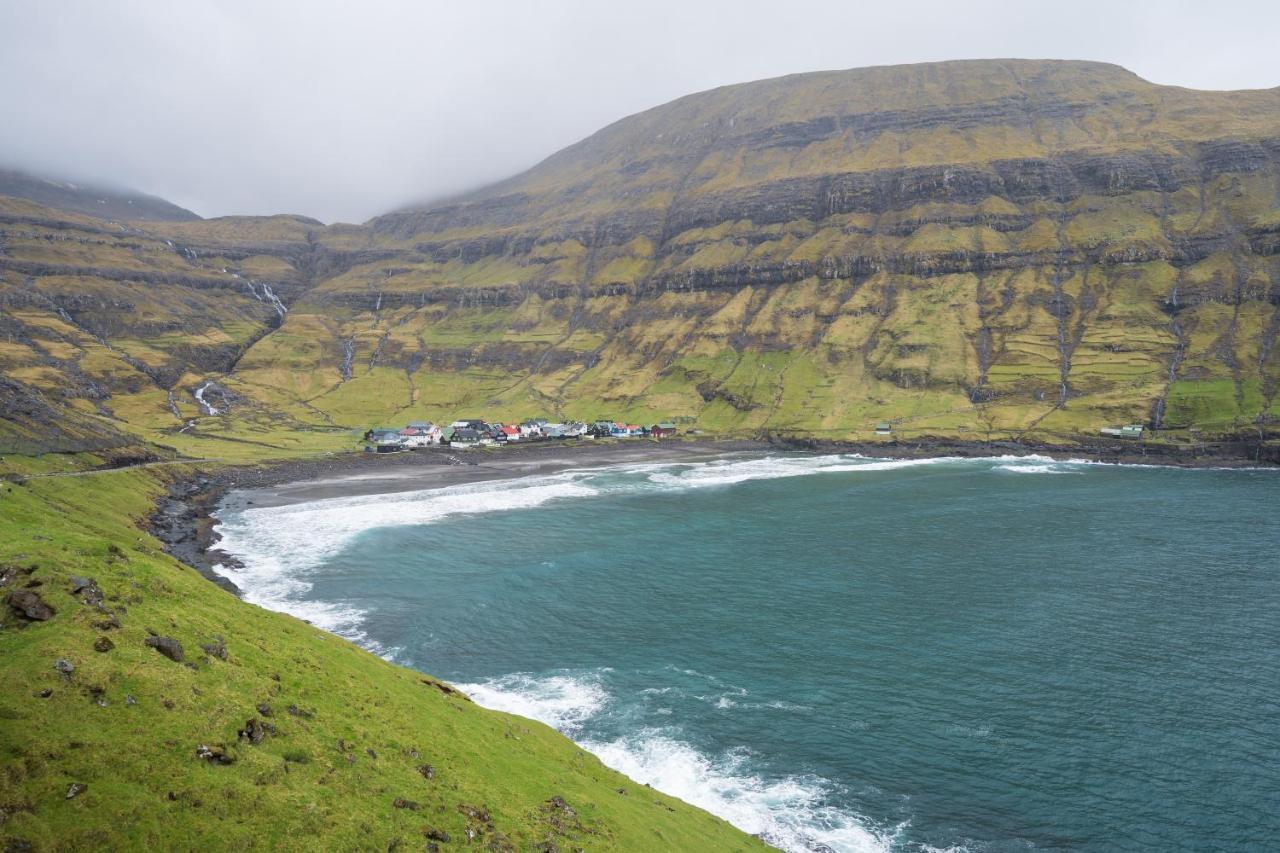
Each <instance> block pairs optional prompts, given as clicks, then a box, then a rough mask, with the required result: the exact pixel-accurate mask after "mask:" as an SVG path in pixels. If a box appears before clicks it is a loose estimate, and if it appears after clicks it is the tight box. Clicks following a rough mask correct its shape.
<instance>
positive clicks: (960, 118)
mask: <svg viewBox="0 0 1280 853" xmlns="http://www.w3.org/2000/svg"><path fill="white" fill-rule="evenodd" d="M1278 182H1280V90H1277V89H1272V90H1266V91H1245V92H1200V91H1193V90H1188V89H1181V88H1176V87H1170V86H1160V85H1156V84H1153V83H1150V82H1147V81H1145V80H1142V79H1141V78H1139V77H1137V76H1135V75H1133V74H1131V73H1129V72H1127V71H1125V70H1124V69H1121V68H1118V67H1115V66H1111V65H1105V64H1100V63H1091V62H1060V61H1026V60H990V61H970V62H945V63H932V64H923V65H910V66H896V67H887V68H870V69H857V70H852V71H839V72H824V73H817V74H800V75H794V76H791V77H784V78H780V79H777V80H766V81H760V82H755V83H748V84H743V85H738V86H728V87H724V88H721V89H716V90H713V91H710V92H705V93H701V94H697V95H691V96H689V97H686V98H681V99H679V100H677V101H674V102H672V103H670V104H666V105H664V106H660V107H657V108H655V109H652V110H649V111H647V112H644V113H641V114H639V115H635V116H631V117H629V118H626V119H623V120H621V121H618V122H616V123H614V124H612V125H610V126H608V127H606V128H604V129H603V130H601V131H600V132H599V133H597V134H595V135H593V136H591V137H589V138H588V139H585V140H583V141H582V142H580V143H578V144H576V145H573V146H570V147H569V148H566V149H565V150H563V151H561V152H559V153H557V154H555V155H554V156H552V157H550V158H548V159H547V160H545V161H544V162H542V163H540V164H538V165H537V166H535V167H534V168H532V169H530V170H529V171H528V172H526V173H524V174H521V175H518V176H516V177H513V178H511V179H509V180H507V181H504V182H502V183H500V184H497V185H494V186H492V187H489V188H487V189H484V190H481V191H479V192H476V193H473V194H470V195H466V196H463V197H460V198H456V199H452V200H450V201H448V202H446V203H442V204H438V205H435V206H430V207H424V208H417V209H409V210H402V211H397V212H394V213H390V214H387V215H385V216H382V217H378V218H376V219H374V220H373V221H371V222H370V223H367V224H366V225H364V226H333V227H329V228H326V227H324V226H322V225H320V223H317V222H314V221H313V220H307V219H304V218H300V217H229V218H224V219H217V220H200V221H191V222H165V223H146V222H136V221H135V222H132V223H129V224H128V225H127V226H123V225H120V224H118V223H116V224H104V223H102V222H101V221H100V220H98V219H88V218H75V217H73V216H71V215H68V214H52V213H49V212H48V211H47V210H45V211H43V212H39V211H34V210H32V209H28V208H24V207H23V206H22V205H23V204H25V203H20V202H10V203H8V204H7V205H0V227H3V229H4V231H5V243H4V249H3V254H0V273H3V274H4V281H3V283H0V306H3V308H4V314H3V315H0V319H3V321H4V322H5V323H6V324H7V325H8V329H7V334H8V341H9V343H8V345H7V348H6V349H5V350H4V351H3V358H4V359H5V361H4V366H5V371H6V375H7V376H9V377H10V378H11V379H13V380H15V381H17V382H20V383H22V384H23V385H24V387H25V388H26V390H27V392H29V393H31V394H39V395H42V396H43V397H44V398H45V399H46V400H47V401H52V402H53V403H58V404H65V405H69V406H70V407H71V408H73V409H75V410H76V411H77V412H78V413H79V415H81V416H83V417H94V416H96V417H100V418H103V419H104V421H103V425H104V427H109V428H110V429H111V430H113V431H121V432H124V433H127V434H129V435H132V436H135V437H137V438H138V439H140V440H144V441H149V442H153V443H158V444H162V445H165V446H168V447H171V448H174V449H176V450H179V451H181V452H185V453H192V454H194V455H215V456H227V458H235V457H237V456H238V455H240V454H242V453H243V452H246V451H245V450H244V447H245V445H244V444H243V442H245V441H254V442H259V443H260V444H265V445H267V446H269V447H274V448H276V449H277V450H280V451H282V452H283V451H289V452H294V451H296V452H303V451H305V450H311V449H318V448H339V447H349V446H350V444H349V438H348V437H347V436H346V434H345V433H343V432H342V430H343V429H358V428H362V427H365V426H368V425H370V424H373V423H381V422H387V423H390V422H398V421H400V420H406V419H408V418H411V417H412V418H417V417H423V418H432V419H445V418H448V419H452V417H453V416H455V415H457V414H458V413H460V412H478V413H485V414H487V415H490V416H492V417H502V418H517V417H524V416H530V415H537V414H548V415H551V414H555V415H558V416H562V417H574V418H580V419H595V418H597V417H601V416H607V417H613V418H626V419H628V420H631V421H644V422H652V421H655V420H658V419H669V418H675V419H678V420H680V421H681V422H682V423H683V424H684V425H685V426H686V427H687V428H696V429H700V430H702V431H704V432H709V433H714V434H734V435H778V436H790V437H808V438H825V439H869V438H872V437H873V427H874V425H875V424H876V423H878V422H881V421H892V422H893V424H894V431H895V434H896V435H897V436H898V437H907V438H913V437H927V436H945V437H949V438H958V439H991V438H1023V439H1035V440H1040V441H1046V442H1051V443H1055V444H1066V445H1069V444H1073V443H1079V442H1082V441H1086V440H1092V437H1093V436H1096V435H1097V431H1098V430H1099V429H1100V428H1101V427H1105V426H1114V425H1118V424H1121V423H1129V422H1140V423H1145V424H1147V425H1148V426H1149V427H1152V428H1153V429H1154V431H1153V432H1152V433H1151V435H1152V438H1153V440H1156V441H1164V442H1169V443H1179V442H1192V441H1199V440H1202V439H1203V438H1204V437H1206V436H1231V435H1238V434H1242V433H1249V434H1253V435H1255V436H1258V435H1261V436H1263V437H1265V436H1266V435H1267V434H1268V430H1269V429H1270V426H1269V425H1270V423H1271V422H1272V421H1273V419H1274V418H1275V416H1276V414H1277V410H1276V389H1277V380H1278V379H1280V355H1277V352H1276V347H1275V339H1276V333H1277V331H1278V330H1280V313H1278V312H1277V305H1278V304H1280V267H1278V264H1280V261H1277V247H1280V197H1278V186H1280V183H1278ZM201 388H207V395H206V396H208V395H217V398H218V399H219V400H221V401H222V402H223V403H224V405H215V406H213V407H212V409H216V410H217V412H218V413H217V414H216V415H215V414H211V411H212V409H211V408H210V407H209V406H207V405H203V404H201V403H200V402H199V401H198V400H197V399H196V397H195V392H196V391H197V390H198V389H201ZM0 404H2V400H0ZM0 414H2V413H0ZM11 420H13V419H12V418H11ZM189 422H191V423H189ZM70 444H71V445H74V442H70ZM49 446H50V447H53V446H55V444H50V445H49ZM56 446H61V445H56ZM69 446H70V445H69Z"/></svg>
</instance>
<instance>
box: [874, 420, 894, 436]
mask: <svg viewBox="0 0 1280 853" xmlns="http://www.w3.org/2000/svg"><path fill="white" fill-rule="evenodd" d="M876 435H893V424H890V423H887V422H881V423H878V424H876Z"/></svg>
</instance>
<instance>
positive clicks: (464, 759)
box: [0, 468, 764, 851]
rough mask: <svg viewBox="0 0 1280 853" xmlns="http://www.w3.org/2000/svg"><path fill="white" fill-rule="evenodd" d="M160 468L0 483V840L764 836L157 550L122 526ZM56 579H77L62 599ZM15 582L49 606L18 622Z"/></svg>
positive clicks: (661, 841) (110, 842) (275, 846)
mask: <svg viewBox="0 0 1280 853" xmlns="http://www.w3.org/2000/svg"><path fill="white" fill-rule="evenodd" d="M163 471H164V469H163V468H161V469H148V470H145V471H143V470H135V471H130V472H108V473H100V474H91V475H86V476H80V477H47V478H32V479H29V480H27V481H26V482H25V483H24V484H21V485H19V484H12V483H5V484H0V600H3V601H4V602H6V604H5V606H4V607H3V615H2V616H0V626H2V627H0V671H2V672H3V673H4V684H5V689H4V690H3V691H0V844H3V845H4V849H6V850H25V849H35V850H50V851H53V850H91V849H116V850H122V849H204V850H209V849H217V850H222V849H235V850H248V849H263V850H314V849H325V850H391V849H419V850H420V849H423V845H424V844H426V843H427V842H428V841H431V840H432V837H431V836H429V835H428V834H427V833H429V832H431V831H433V830H435V831H439V832H442V833H447V834H448V837H449V838H450V839H451V843H449V844H445V843H443V842H440V841H439V836H436V842H437V843H438V844H439V846H440V847H442V848H445V849H447V848H449V847H452V846H454V845H465V844H467V843H468V833H474V835H475V838H474V841H473V842H472V843H474V844H475V845H477V846H480V847H483V848H485V849H491V850H511V849H519V850H531V849H545V850H554V849H561V850H569V849H579V848H581V849H615V850H636V851H647V850H656V849H682V850H712V849H715V850H751V849H762V848H763V846H764V845H762V844H760V843H759V842H758V841H756V840H755V839H752V838H749V837H748V836H746V835H744V834H742V833H740V832H738V831H737V830H735V829H733V828H732V827H730V826H729V825H728V824H726V823H724V822H723V821H721V820H719V819H717V818H714V817H712V816H711V815H709V814H706V813H705V812H701V811H699V810H697V809H694V808H693V807H691V806H688V805H686V804H684V803H682V802H681V801H679V800H676V799H673V798H671V797H667V796H664V795H662V794H659V793H657V792H655V791H653V790H652V789H649V788H646V787H644V786H641V785H637V784H635V783H634V782H632V781H630V780H629V779H626V778H625V777H623V776H621V775H620V774H617V773H614V772H613V771H611V770H608V769H607V768H605V767H604V766H603V765H601V764H600V762H599V761H598V760H597V759H596V758H595V757H593V756H591V755H590V754H588V753H586V752H584V751H582V750H581V749H579V748H577V747H576V746H574V745H573V744H572V743H571V742H570V741H568V740H567V739H566V738H564V737H562V736H561V735H559V734H557V733H556V732H554V731H552V730H551V729H549V728H547V727H545V726H543V725H541V724H539V723H534V722H531V721H529V720H525V719H522V718H518V717H513V716H509V715H506V714H501V713H497V712H493V711H487V710H484V709H481V708H479V707H478V706H475V705H473V704H472V703H471V702H470V701H468V700H467V699H466V698H465V697H463V696H461V695H460V694H459V693H457V692H456V691H448V690H446V689H443V688H442V686H441V685H440V684H439V683H438V682H436V681H435V680H433V679H431V678H428V677H426V676H423V675H421V674H420V673H416V672H412V671H410V670H406V669H402V668H400V667H396V666H393V665H391V664H388V663H386V662H385V661H383V660H381V659H380V658H377V657H375V656H373V655H370V654H368V653H366V652H363V651H361V650H359V649H358V648H356V647H355V646H353V645H351V644H350V643H348V642H346V641H343V640H340V639H338V638H337V637H334V636H332V635H329V634H326V633H324V632H322V631H319V630H317V629H314V628H312V627H310V626H309V625H307V624H305V623H303V622H301V621H298V620H296V619H293V618H292V617H288V616H283V615H280V614H275V613H271V612H268V611H265V610H262V609H260V608H257V607H254V606H252V605H248V604H245V603H243V602H241V601H240V600H239V599H236V598H234V597H233V596H231V595H230V594H228V593H226V592H224V591H223V590H221V589H220V588H218V587H216V586H214V585H213V584H211V583H209V582H208V581H206V580H204V579H203V578H201V577H199V576H198V575H197V574H196V573H194V572H193V571H191V570H190V569H187V568H185V567H183V566H181V565H180V564H178V563H176V562H175V561H174V560H173V559H172V558H170V557H168V556H167V555H165V554H164V553H163V552H161V550H160V548H159V543H158V542H157V541H156V540H154V539H152V538H151V537H150V536H148V535H146V534H144V533H143V532H142V530H140V529H139V526H138V523H137V522H138V519H139V518H143V517H145V516H146V515H148V514H149V513H150V511H151V506H152V502H153V501H154V500H155V499H156V497H157V496H158V495H160V494H161V493H162V492H163V481H162V478H163V476H164V475H163ZM75 576H83V577H84V578H86V579H92V580H93V581H94V582H95V585H96V586H95V587H91V588H89V589H87V590H85V589H82V590H81V591H80V592H79V593H78V594H72V592H71V590H72V588H73V587H74V586H76V585H77V584H76V583H73V582H72V580H71V579H72V578H73V577H75ZM14 594H18V595H30V594H36V595H38V596H40V599H41V600H42V602H43V603H45V604H47V605H49V606H50V607H52V608H53V609H54V610H55V611H56V613H54V614H53V615H52V616H51V617H50V618H48V619H47V620H45V621H29V620H27V619H24V618H22V617H20V616H19V614H18V613H17V611H16V610H15V608H14V607H13V606H12V604H11V603H9V602H12V601H13V599H12V598H11V596H12V595H14ZM100 597H101V599H100ZM86 599H87V600H88V601H89V602H90V603H88V604H86V603H85V601H86ZM99 599H100V606H99ZM115 623H118V624H115ZM151 632H154V633H155V634H157V635H159V636H161V637H167V638H171V639H174V640H176V641H177V642H178V643H179V644H180V645H181V648H182V652H183V660H182V661H181V662H177V661H175V660H171V659H170V658H169V657H166V656H165V655H164V654H162V653H161V652H160V651H159V650H157V649H155V648H152V647H151V646H148V645H147V642H146V641H147V639H148V638H149V637H151V636H152V633H151ZM222 644H224V645H225V649H223V648H221V645H222ZM202 646H207V648H202ZM102 649H105V650H102ZM60 660H63V661H67V662H69V663H70V664H71V666H72V667H73V669H72V670H71V671H70V672H69V674H66V675H64V674H62V673H61V672H59V671H58V670H57V669H55V664H56V663H57V662H58V661H60ZM250 720H256V721H258V723H259V724H266V725H267V726H270V727H271V728H270V729H263V728H260V727H258V726H252V725H250V723H249V721H250ZM242 730H247V731H249V732H250V735H248V736H240V735H238V734H237V733H238V732H239V731H242ZM201 746H204V747H208V748H209V749H210V750H211V751H213V752H214V753H220V754H224V755H225V756H226V758H227V759H229V760H231V761H232V762H233V763H222V762H221V761H217V760H208V759H202V758H200V757H198V755H197V750H198V748H199V747H201ZM427 765H430V767H431V769H430V771H425V770H424V769H423V768H425V767H426V766H427ZM428 776H429V777H430V778H428ZM73 784H77V785H79V784H83V785H87V786H88V787H87V789H86V790H84V791H83V792H80V793H78V794H76V795H75V796H73V797H68V791H69V790H70V789H71V786H72V785H73ZM24 843H25V844H28V845H31V846H29V847H24V846H22V844H24Z"/></svg>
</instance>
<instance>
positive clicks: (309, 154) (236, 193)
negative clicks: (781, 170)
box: [0, 0, 1280, 222]
mask: <svg viewBox="0 0 1280 853" xmlns="http://www.w3.org/2000/svg"><path fill="white" fill-rule="evenodd" d="M870 5H871V4H864V3H861V2H854V0H845V2H839V1H838V0H831V2H807V0H773V1H772V2H757V1H756V0H724V2H720V0H715V2H712V1H711V0H708V2H694V0H681V1H680V2H666V0H644V2H633V3H608V2H601V0H582V2H533V0H511V2H499V0H490V2H454V3H448V4H446V3H436V2H428V0H419V2H377V1H376V0H369V1H368V2H351V0H348V2H316V1H315V0H311V2H305V3H304V2H296V3H284V2H265V0H245V2H233V0H224V2H214V1H213V0H181V2H167V0H156V1H155V2H143V0H127V2H126V0H116V2H110V3H105V2H95V0H54V2H39V1H38V0H26V2H23V0H0V80H2V81H3V84H2V85H0V165H11V166H13V165H16V166H19V167H23V168H29V169H39V170H43V171H45V172H50V173H55V174H60V175H67V176H71V177H79V178H81V179H84V178H100V179H109V180H111V181H112V182H114V183H117V184H122V185H126V186H131V187H134V188H137V189H140V190H143V191H146V192H150V193H154V194H156V195H160V196H163V197H165V198H167V199H169V200H171V201H174V202H176V203H178V204H181V205H183V206H185V207H189V208H191V209H192V210H194V211H196V212H197V213H199V214H201V215H203V216H220V215H224V214H230V213H280V212H289V213H304V214H308V215H310V216H315V217H317V218H319V219H323V220H325V221H335V220H341V221H355V222H359V221H364V220H365V219H367V218H369V217H371V216H374V215H376V214H378V213H382V212H385V211H387V210H389V209H391V208H394V207H397V206H399V205H402V204H405V203H408V202H411V201H417V200H422V199H426V198H431V197H438V196H440V195H444V194H448V193H452V192H457V191H460V190H464V189H468V188H471V187H474V186H478V185H481V184H484V183H487V182H489V181H492V180H496V179H499V178H502V177H506V176H507V175H510V174H513V173H515V172H518V171H521V170H523V169H524V168H526V167H528V166H530V165H532V164H534V163H535V162H537V161H538V160H541V159H542V158H543V157H545V156H547V155H548V154H551V153H552V152H554V151H556V150H557V149H559V148H561V147H563V146H565V145H567V144H569V143H572V142H574V141H576V140H578V139H580V138H582V137H583V136H586V135H588V134H590V133H591V132H593V131H594V130H596V129H598V128H600V127H601V126H603V125H605V124H607V123H609V122H611V121H613V120H615V119H618V118H621V117H623V116H626V115H629V114H631V113H634V112H638V111H640V110H643V109H646V108H648V107H651V106H656V105H657V104H661V103H664V102H666V101H669V100H671V99H672V98H676V97H679V96H681V95H685V94H689V93H691V92H696V91H700V90H703V89H708V88H711V87H714V86H719V85H723V84H726V83H737V82H743V81H747V80H755V79H760V78H764V77H774V76H778V75H781V74H789V73H793V72H798V71H815V70H822V69H836V68H854V67H858V66H863V65H883V64H893V63H902V62H922V61H930V60H941V59H970V58H985V57H1010V56H1016V57H1029V58H1057V59H1096V60H1103V61H1108V62H1115V63H1118V64H1120V65H1124V66H1126V67H1127V68H1129V69H1131V70H1133V71H1135V72H1137V73H1138V74H1140V75H1142V76H1143V77H1146V78H1147V79H1149V80H1153V81H1156V82H1159V83H1170V84H1177V85H1182V86H1192V87H1197V88H1209V89H1234V88H1270V87H1273V86H1277V85H1280V50H1278V49H1277V45H1276V38H1277V34H1280V3H1276V2H1274V0H1273V1H1272V2H1229V0H1216V2H1212V3H1208V2H1178V0H1159V2H1129V1H1128V0H1107V2H1094V1H1093V0H1075V1H1074V2H1070V3H1054V4H1047V3H1028V2H982V0H968V2H957V0H946V2H909V0H894V2H888V3H884V2H882V3H877V4H875V6H874V8H873V9H868V8H866V7H867V6H870Z"/></svg>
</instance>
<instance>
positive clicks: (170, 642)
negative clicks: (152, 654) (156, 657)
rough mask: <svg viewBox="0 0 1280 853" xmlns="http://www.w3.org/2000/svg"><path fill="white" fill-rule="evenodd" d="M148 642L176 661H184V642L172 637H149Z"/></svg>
mask: <svg viewBox="0 0 1280 853" xmlns="http://www.w3.org/2000/svg"><path fill="white" fill-rule="evenodd" d="M145 642H146V644H147V645H148V646H150V647H151V648H153V649H155V650H156V651H158V652H159V653H160V654H162V655H164V656H165V657H167V658H168V659H169V660H171V661H173V662H174V663H182V661H183V659H184V657H185V656H184V655H183V653H182V644H181V643H179V642H178V641H177V640H175V639H173V638H172V637H147V639H146V641H145Z"/></svg>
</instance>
